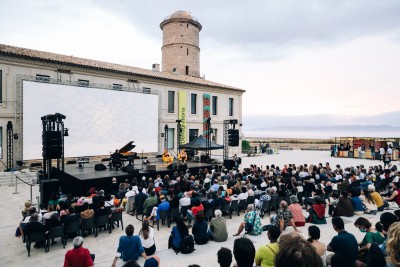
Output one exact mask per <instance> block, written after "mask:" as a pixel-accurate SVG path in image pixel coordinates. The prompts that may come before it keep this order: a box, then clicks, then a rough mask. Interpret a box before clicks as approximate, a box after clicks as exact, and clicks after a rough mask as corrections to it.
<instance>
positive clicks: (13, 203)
mask: <svg viewBox="0 0 400 267" xmlns="http://www.w3.org/2000/svg"><path fill="white" fill-rule="evenodd" d="M242 160H243V161H242V162H243V166H244V167H248V166H249V165H250V164H253V163H255V164H257V165H263V166H265V165H266V164H267V165H271V164H272V163H274V164H276V165H278V166H282V165H283V164H285V163H289V162H290V163H296V164H302V163H308V164H311V163H319V162H321V163H325V162H326V161H329V162H330V163H331V166H335V165H336V164H341V165H342V166H351V165H353V166H355V165H358V164H364V165H365V166H369V165H378V164H380V162H378V161H370V160H359V159H336V158H335V159H333V158H330V157H329V152H326V151H324V152H321V151H281V153H280V154H278V155H263V156H259V157H251V158H248V157H242ZM396 164H397V162H396ZM14 192H15V188H14V187H10V186H0V203H2V205H1V206H0V212H1V213H2V214H4V215H5V217H4V218H3V220H2V222H1V224H0V266H41V267H45V266H62V265H63V262H64V255H65V252H66V251H67V250H68V249H71V248H72V239H68V243H67V246H66V248H65V249H63V247H62V245H61V244H60V243H61V242H60V240H58V243H57V244H55V245H52V246H51V247H50V251H49V252H48V253H45V251H44V249H35V248H33V246H32V250H31V256H30V257H28V254H27V250H26V247H25V244H24V243H22V239H20V238H17V237H15V236H14V233H15V229H16V227H17V225H18V223H19V222H20V220H21V213H20V210H21V209H22V207H23V203H24V201H25V200H28V199H29V198H30V189H29V186H27V185H22V184H18V194H13V193H14ZM38 195H39V186H38V185H36V186H34V187H33V202H34V203H37V201H36V197H37V196H38ZM379 215H380V213H378V215H376V216H373V215H366V216H365V217H366V218H368V219H370V220H371V221H372V222H373V223H375V222H377V221H378V220H379ZM356 218H357V216H354V217H352V218H346V219H345V223H346V224H345V227H346V229H347V230H348V231H350V232H352V233H353V234H355V236H356V238H357V239H358V240H359V241H361V239H362V237H363V234H362V233H361V232H360V231H359V230H358V229H357V228H355V227H354V225H353V222H354V221H355V220H356ZM123 220H124V226H126V225H128V224H132V225H134V227H135V234H137V233H138V231H139V229H140V225H141V222H140V221H138V220H137V219H136V218H135V217H133V216H130V215H128V214H126V213H124V215H123ZM242 220H243V213H241V215H240V217H238V216H237V215H233V217H232V219H229V218H227V225H228V233H229V238H228V240H227V241H226V242H222V243H216V242H208V243H207V244H206V245H201V246H200V245H196V246H195V248H196V250H195V251H194V252H193V253H191V254H186V255H183V254H178V255H176V254H175V253H174V252H173V251H172V250H169V249H168V237H169V234H170V231H171V228H167V226H166V225H163V226H161V225H160V231H157V230H155V240H156V246H157V252H156V255H157V256H159V257H160V258H161V266H165V267H172V266H174V267H180V266H182V267H185V266H188V265H189V264H198V265H200V266H202V267H212V266H219V265H218V263H217V251H218V250H219V248H221V247H227V248H229V249H231V250H232V249H233V243H234V240H235V238H236V237H233V234H234V233H236V231H237V228H238V226H239V223H240V222H241V221H242ZM327 221H328V224H326V225H319V227H320V229H321V233H322V236H321V241H322V242H325V243H329V241H330V240H331V238H332V237H333V236H334V235H335V234H336V232H335V231H334V230H333V228H332V224H331V220H330V219H328V220H327ZM262 223H263V224H268V223H269V218H268V216H266V217H264V219H263V220H262ZM308 225H309V224H307V225H306V226H305V227H300V228H299V229H300V230H301V231H302V232H303V233H302V235H303V236H304V237H307V227H308ZM290 231H293V230H292V228H290V227H289V228H288V229H286V230H285V231H284V234H285V233H289V232H290ZM124 234H125V232H124V231H122V230H121V229H120V228H119V229H114V230H113V232H112V233H111V234H108V232H104V231H103V232H99V235H98V237H97V238H94V237H93V236H88V237H85V239H84V247H86V248H88V249H89V250H90V251H91V253H94V254H96V259H95V266H96V267H97V266H100V267H103V266H111V264H112V260H113V258H114V255H115V252H116V248H117V245H118V239H119V236H121V235H124ZM248 238H250V239H251V240H252V241H253V242H254V246H255V247H256V249H257V248H258V247H259V246H261V245H262V244H265V243H267V242H268V240H267V235H266V233H265V232H264V233H263V234H262V235H260V236H258V237H253V236H248ZM139 263H140V264H143V259H139ZM122 265H123V262H122V261H119V262H118V265H117V266H122Z"/></svg>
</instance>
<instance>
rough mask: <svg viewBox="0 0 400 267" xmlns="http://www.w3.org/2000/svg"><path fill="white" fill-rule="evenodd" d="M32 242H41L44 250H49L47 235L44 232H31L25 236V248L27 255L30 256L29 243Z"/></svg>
mask: <svg viewBox="0 0 400 267" xmlns="http://www.w3.org/2000/svg"><path fill="white" fill-rule="evenodd" d="M32 242H43V243H44V250H45V251H46V252H48V251H49V247H48V245H47V237H46V234H45V233H44V232H38V233H31V234H28V235H27V236H26V249H27V250H28V257H30V256H31V244H32Z"/></svg>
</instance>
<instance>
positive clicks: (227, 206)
mask: <svg viewBox="0 0 400 267" xmlns="http://www.w3.org/2000/svg"><path fill="white" fill-rule="evenodd" d="M221 211H222V214H223V215H228V214H229V219H232V210H231V207H230V202H228V201H225V202H224V204H223V205H222V207H221Z"/></svg>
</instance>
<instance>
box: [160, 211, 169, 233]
mask: <svg viewBox="0 0 400 267" xmlns="http://www.w3.org/2000/svg"><path fill="white" fill-rule="evenodd" d="M165 220H167V224H168V228H169V227H170V226H171V217H170V215H169V210H161V211H160V219H158V220H157V230H158V231H160V221H161V223H162V224H164V223H165Z"/></svg>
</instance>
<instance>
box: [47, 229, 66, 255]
mask: <svg viewBox="0 0 400 267" xmlns="http://www.w3.org/2000/svg"><path fill="white" fill-rule="evenodd" d="M57 237H61V243H62V245H63V248H65V245H66V242H65V236H64V225H63V224H60V225H58V226H53V227H50V228H49V234H48V236H47V248H48V251H49V250H50V240H54V238H57Z"/></svg>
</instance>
